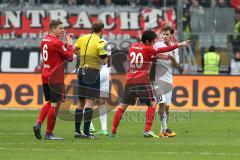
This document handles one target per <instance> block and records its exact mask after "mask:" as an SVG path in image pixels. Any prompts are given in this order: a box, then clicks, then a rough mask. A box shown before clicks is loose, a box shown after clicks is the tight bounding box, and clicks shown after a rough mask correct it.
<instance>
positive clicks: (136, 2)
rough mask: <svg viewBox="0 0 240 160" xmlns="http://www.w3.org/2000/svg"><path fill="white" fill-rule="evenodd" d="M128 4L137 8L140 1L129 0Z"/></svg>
mask: <svg viewBox="0 0 240 160" xmlns="http://www.w3.org/2000/svg"><path fill="white" fill-rule="evenodd" d="M128 3H129V4H130V6H131V7H135V6H136V5H138V4H139V3H140V1H139V0H128Z"/></svg>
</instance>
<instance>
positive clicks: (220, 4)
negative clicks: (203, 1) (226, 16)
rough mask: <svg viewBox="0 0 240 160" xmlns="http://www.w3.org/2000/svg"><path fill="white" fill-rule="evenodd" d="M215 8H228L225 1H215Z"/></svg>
mask: <svg viewBox="0 0 240 160" xmlns="http://www.w3.org/2000/svg"><path fill="white" fill-rule="evenodd" d="M215 7H217V8H226V7H229V6H228V5H227V3H226V1H225V0H216V5H215Z"/></svg>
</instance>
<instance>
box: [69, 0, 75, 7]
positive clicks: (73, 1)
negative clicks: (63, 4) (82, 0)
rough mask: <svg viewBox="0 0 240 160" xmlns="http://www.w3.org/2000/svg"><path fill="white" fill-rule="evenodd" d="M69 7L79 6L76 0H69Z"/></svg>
mask: <svg viewBox="0 0 240 160" xmlns="http://www.w3.org/2000/svg"><path fill="white" fill-rule="evenodd" d="M67 2H68V5H69V6H76V5H77V1H76V0H68V1H67Z"/></svg>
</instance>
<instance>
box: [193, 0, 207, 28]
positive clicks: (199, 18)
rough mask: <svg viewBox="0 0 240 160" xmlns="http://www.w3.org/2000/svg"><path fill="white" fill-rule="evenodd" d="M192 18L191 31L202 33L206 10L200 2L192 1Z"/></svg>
mask: <svg viewBox="0 0 240 160" xmlns="http://www.w3.org/2000/svg"><path fill="white" fill-rule="evenodd" d="M189 11H190V16H191V21H190V23H191V29H192V31H193V32H199V31H200V32H201V31H203V28H204V9H203V7H202V6H201V5H200V4H199V0H192V5H191V7H190V9H189Z"/></svg>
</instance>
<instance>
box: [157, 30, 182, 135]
mask: <svg viewBox="0 0 240 160" xmlns="http://www.w3.org/2000/svg"><path fill="white" fill-rule="evenodd" d="M162 35H163V37H162V40H161V41H158V42H156V43H155V46H154V47H156V48H161V47H166V46H170V45H172V44H173V42H172V39H173V36H174V30H173V28H172V27H171V26H165V27H164V28H163V29H162ZM164 54H165V55H166V56H169V58H168V59H157V63H156V69H155V81H154V82H153V84H154V90H155V95H156V97H157V99H158V102H159V110H158V114H159V116H160V122H161V129H160V133H159V136H160V137H174V136H176V133H175V132H173V131H172V130H171V129H169V128H168V127H167V119H168V116H169V105H170V103H171V98H172V89H173V75H172V74H173V66H176V65H178V64H179V55H178V49H175V50H173V51H170V52H165V53H164Z"/></svg>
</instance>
